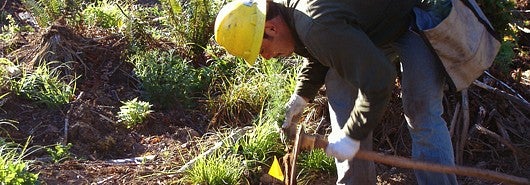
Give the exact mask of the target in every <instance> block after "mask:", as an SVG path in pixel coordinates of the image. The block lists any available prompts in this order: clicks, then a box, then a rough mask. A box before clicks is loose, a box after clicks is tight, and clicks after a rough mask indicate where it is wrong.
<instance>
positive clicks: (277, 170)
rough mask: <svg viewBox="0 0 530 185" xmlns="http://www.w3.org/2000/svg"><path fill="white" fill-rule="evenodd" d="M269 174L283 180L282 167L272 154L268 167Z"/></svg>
mask: <svg viewBox="0 0 530 185" xmlns="http://www.w3.org/2000/svg"><path fill="white" fill-rule="evenodd" d="M269 175H270V176H272V177H274V178H276V179H278V180H280V181H283V178H284V177H283V173H282V168H281V167H280V164H279V163H278V159H276V156H274V161H272V165H271V169H269Z"/></svg>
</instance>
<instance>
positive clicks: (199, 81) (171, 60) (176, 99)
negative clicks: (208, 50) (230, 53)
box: [129, 50, 212, 108]
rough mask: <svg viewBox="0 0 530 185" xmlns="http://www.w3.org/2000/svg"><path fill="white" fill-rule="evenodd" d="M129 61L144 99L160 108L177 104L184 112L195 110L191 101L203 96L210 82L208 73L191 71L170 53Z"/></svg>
mask: <svg viewBox="0 0 530 185" xmlns="http://www.w3.org/2000/svg"><path fill="white" fill-rule="evenodd" d="M129 61H130V62H131V63H133V64H134V65H135V69H134V72H135V74H136V75H137V76H138V78H139V79H140V81H141V85H140V87H141V89H142V90H144V91H145V96H146V98H147V99H148V100H149V101H150V102H153V103H155V104H159V105H161V107H163V108H168V107H171V106H175V104H178V103H180V105H182V106H183V107H187V108H188V107H193V106H195V104H194V102H193V101H192V100H193V98H195V97H200V96H203V95H202V92H203V91H204V90H205V89H206V88H207V87H208V85H209V84H210V81H211V78H212V77H211V76H212V73H211V70H209V69H208V68H198V69H195V68H193V66H191V64H190V63H189V61H187V60H185V59H182V58H180V57H179V56H178V55H176V54H175V52H174V51H173V50H170V51H156V50H155V51H147V52H139V53H137V54H135V55H133V56H131V57H130V59H129Z"/></svg>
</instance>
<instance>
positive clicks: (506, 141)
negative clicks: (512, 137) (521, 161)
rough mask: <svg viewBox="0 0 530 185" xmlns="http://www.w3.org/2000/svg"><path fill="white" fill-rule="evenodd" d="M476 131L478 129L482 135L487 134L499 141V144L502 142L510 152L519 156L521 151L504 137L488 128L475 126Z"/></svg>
mask: <svg viewBox="0 0 530 185" xmlns="http://www.w3.org/2000/svg"><path fill="white" fill-rule="evenodd" d="M473 128H474V129H477V131H479V132H480V133H482V134H485V135H488V136H490V137H492V138H494V139H496V140H498V141H499V142H501V143H502V144H503V145H506V147H508V148H509V149H510V150H512V151H513V153H514V154H516V156H517V154H519V150H518V149H517V147H515V146H513V144H512V143H511V142H510V141H508V140H506V139H504V138H503V137H502V136H500V135H499V134H497V133H495V132H493V131H491V130H489V129H487V128H486V127H483V126H481V125H474V127H473Z"/></svg>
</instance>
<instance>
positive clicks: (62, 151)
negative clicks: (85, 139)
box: [46, 143, 72, 163]
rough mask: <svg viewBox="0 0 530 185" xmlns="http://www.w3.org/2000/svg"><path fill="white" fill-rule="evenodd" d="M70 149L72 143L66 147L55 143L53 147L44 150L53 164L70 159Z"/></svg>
mask: <svg viewBox="0 0 530 185" xmlns="http://www.w3.org/2000/svg"><path fill="white" fill-rule="evenodd" d="M71 147H72V143H68V144H67V145H62V144H60V143H57V144H55V145H53V148H46V152H48V154H49V155H50V156H51V157H52V161H53V163H59V162H61V161H62V160H64V159H66V158H69V157H70V151H69V150H70V148H71Z"/></svg>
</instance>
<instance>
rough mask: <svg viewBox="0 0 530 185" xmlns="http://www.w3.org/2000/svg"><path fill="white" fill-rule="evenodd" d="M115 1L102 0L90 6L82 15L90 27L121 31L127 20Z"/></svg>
mask: <svg viewBox="0 0 530 185" xmlns="http://www.w3.org/2000/svg"><path fill="white" fill-rule="evenodd" d="M119 6H120V5H119V4H117V3H116V2H114V1H108V0H102V1H98V2H97V3H91V4H89V5H88V6H87V7H86V8H85V9H84V10H83V11H82V13H81V15H83V19H84V20H83V22H84V23H85V24H87V25H88V26H92V27H101V28H107V29H108V28H112V29H116V30H120V28H121V27H122V26H123V25H124V21H125V19H126V17H125V15H123V13H122V12H121V10H120V7H119Z"/></svg>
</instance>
